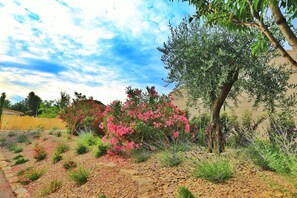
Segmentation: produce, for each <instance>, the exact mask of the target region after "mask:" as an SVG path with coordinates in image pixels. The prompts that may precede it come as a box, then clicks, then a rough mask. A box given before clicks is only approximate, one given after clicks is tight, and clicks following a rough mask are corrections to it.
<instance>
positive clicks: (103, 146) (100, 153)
mask: <svg viewBox="0 0 297 198" xmlns="http://www.w3.org/2000/svg"><path fill="white" fill-rule="evenodd" d="M108 148H109V145H108V144H106V143H103V142H100V143H99V145H98V150H97V152H96V157H101V156H103V155H106V153H107V150H108Z"/></svg>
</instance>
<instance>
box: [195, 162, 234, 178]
mask: <svg viewBox="0 0 297 198" xmlns="http://www.w3.org/2000/svg"><path fill="white" fill-rule="evenodd" d="M233 174H234V173H233V169H232V167H231V164H230V162H229V161H228V160H227V159H220V158H218V159H215V160H209V159H206V160H203V161H201V162H198V163H197V164H195V167H194V172H193V175H194V176H195V177H198V178H203V179H206V180H208V181H211V182H214V183H223V182H225V181H226V180H228V179H230V178H231V177H233Z"/></svg>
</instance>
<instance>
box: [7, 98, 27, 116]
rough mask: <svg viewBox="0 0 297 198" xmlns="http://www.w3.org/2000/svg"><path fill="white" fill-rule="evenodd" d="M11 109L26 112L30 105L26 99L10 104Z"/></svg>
mask: <svg viewBox="0 0 297 198" xmlns="http://www.w3.org/2000/svg"><path fill="white" fill-rule="evenodd" d="M10 109H12V110H15V111H20V112H23V113H25V114H26V112H28V111H29V107H28V105H27V102H26V100H22V101H20V102H17V103H15V104H13V105H11V106H10Z"/></svg>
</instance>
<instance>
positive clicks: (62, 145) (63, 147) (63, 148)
mask: <svg viewBox="0 0 297 198" xmlns="http://www.w3.org/2000/svg"><path fill="white" fill-rule="evenodd" d="M69 149H70V146H69V145H68V144H67V143H65V142H60V143H59V144H58V145H57V147H56V151H57V152H59V153H65V152H67V151H69Z"/></svg>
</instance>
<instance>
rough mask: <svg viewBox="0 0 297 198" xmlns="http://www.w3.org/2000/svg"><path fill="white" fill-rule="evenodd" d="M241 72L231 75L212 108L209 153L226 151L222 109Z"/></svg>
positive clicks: (208, 129)
mask: <svg viewBox="0 0 297 198" xmlns="http://www.w3.org/2000/svg"><path fill="white" fill-rule="evenodd" d="M238 75H239V70H237V71H235V72H234V73H231V74H230V78H229V79H230V80H229V81H228V82H226V83H225V84H224V86H223V87H222V89H221V92H220V94H219V95H218V96H217V97H216V98H215V100H214V101H213V103H212V107H211V112H210V114H211V117H210V122H209V125H208V128H207V130H206V135H207V136H208V152H210V153H212V152H215V153H218V154H219V153H222V152H224V151H225V138H224V135H223V133H222V129H221V124H220V111H221V108H222V106H223V104H224V102H225V100H226V98H227V96H228V94H229V93H230V91H231V88H232V86H233V84H234V83H235V82H236V81H237V80H238Z"/></svg>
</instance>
